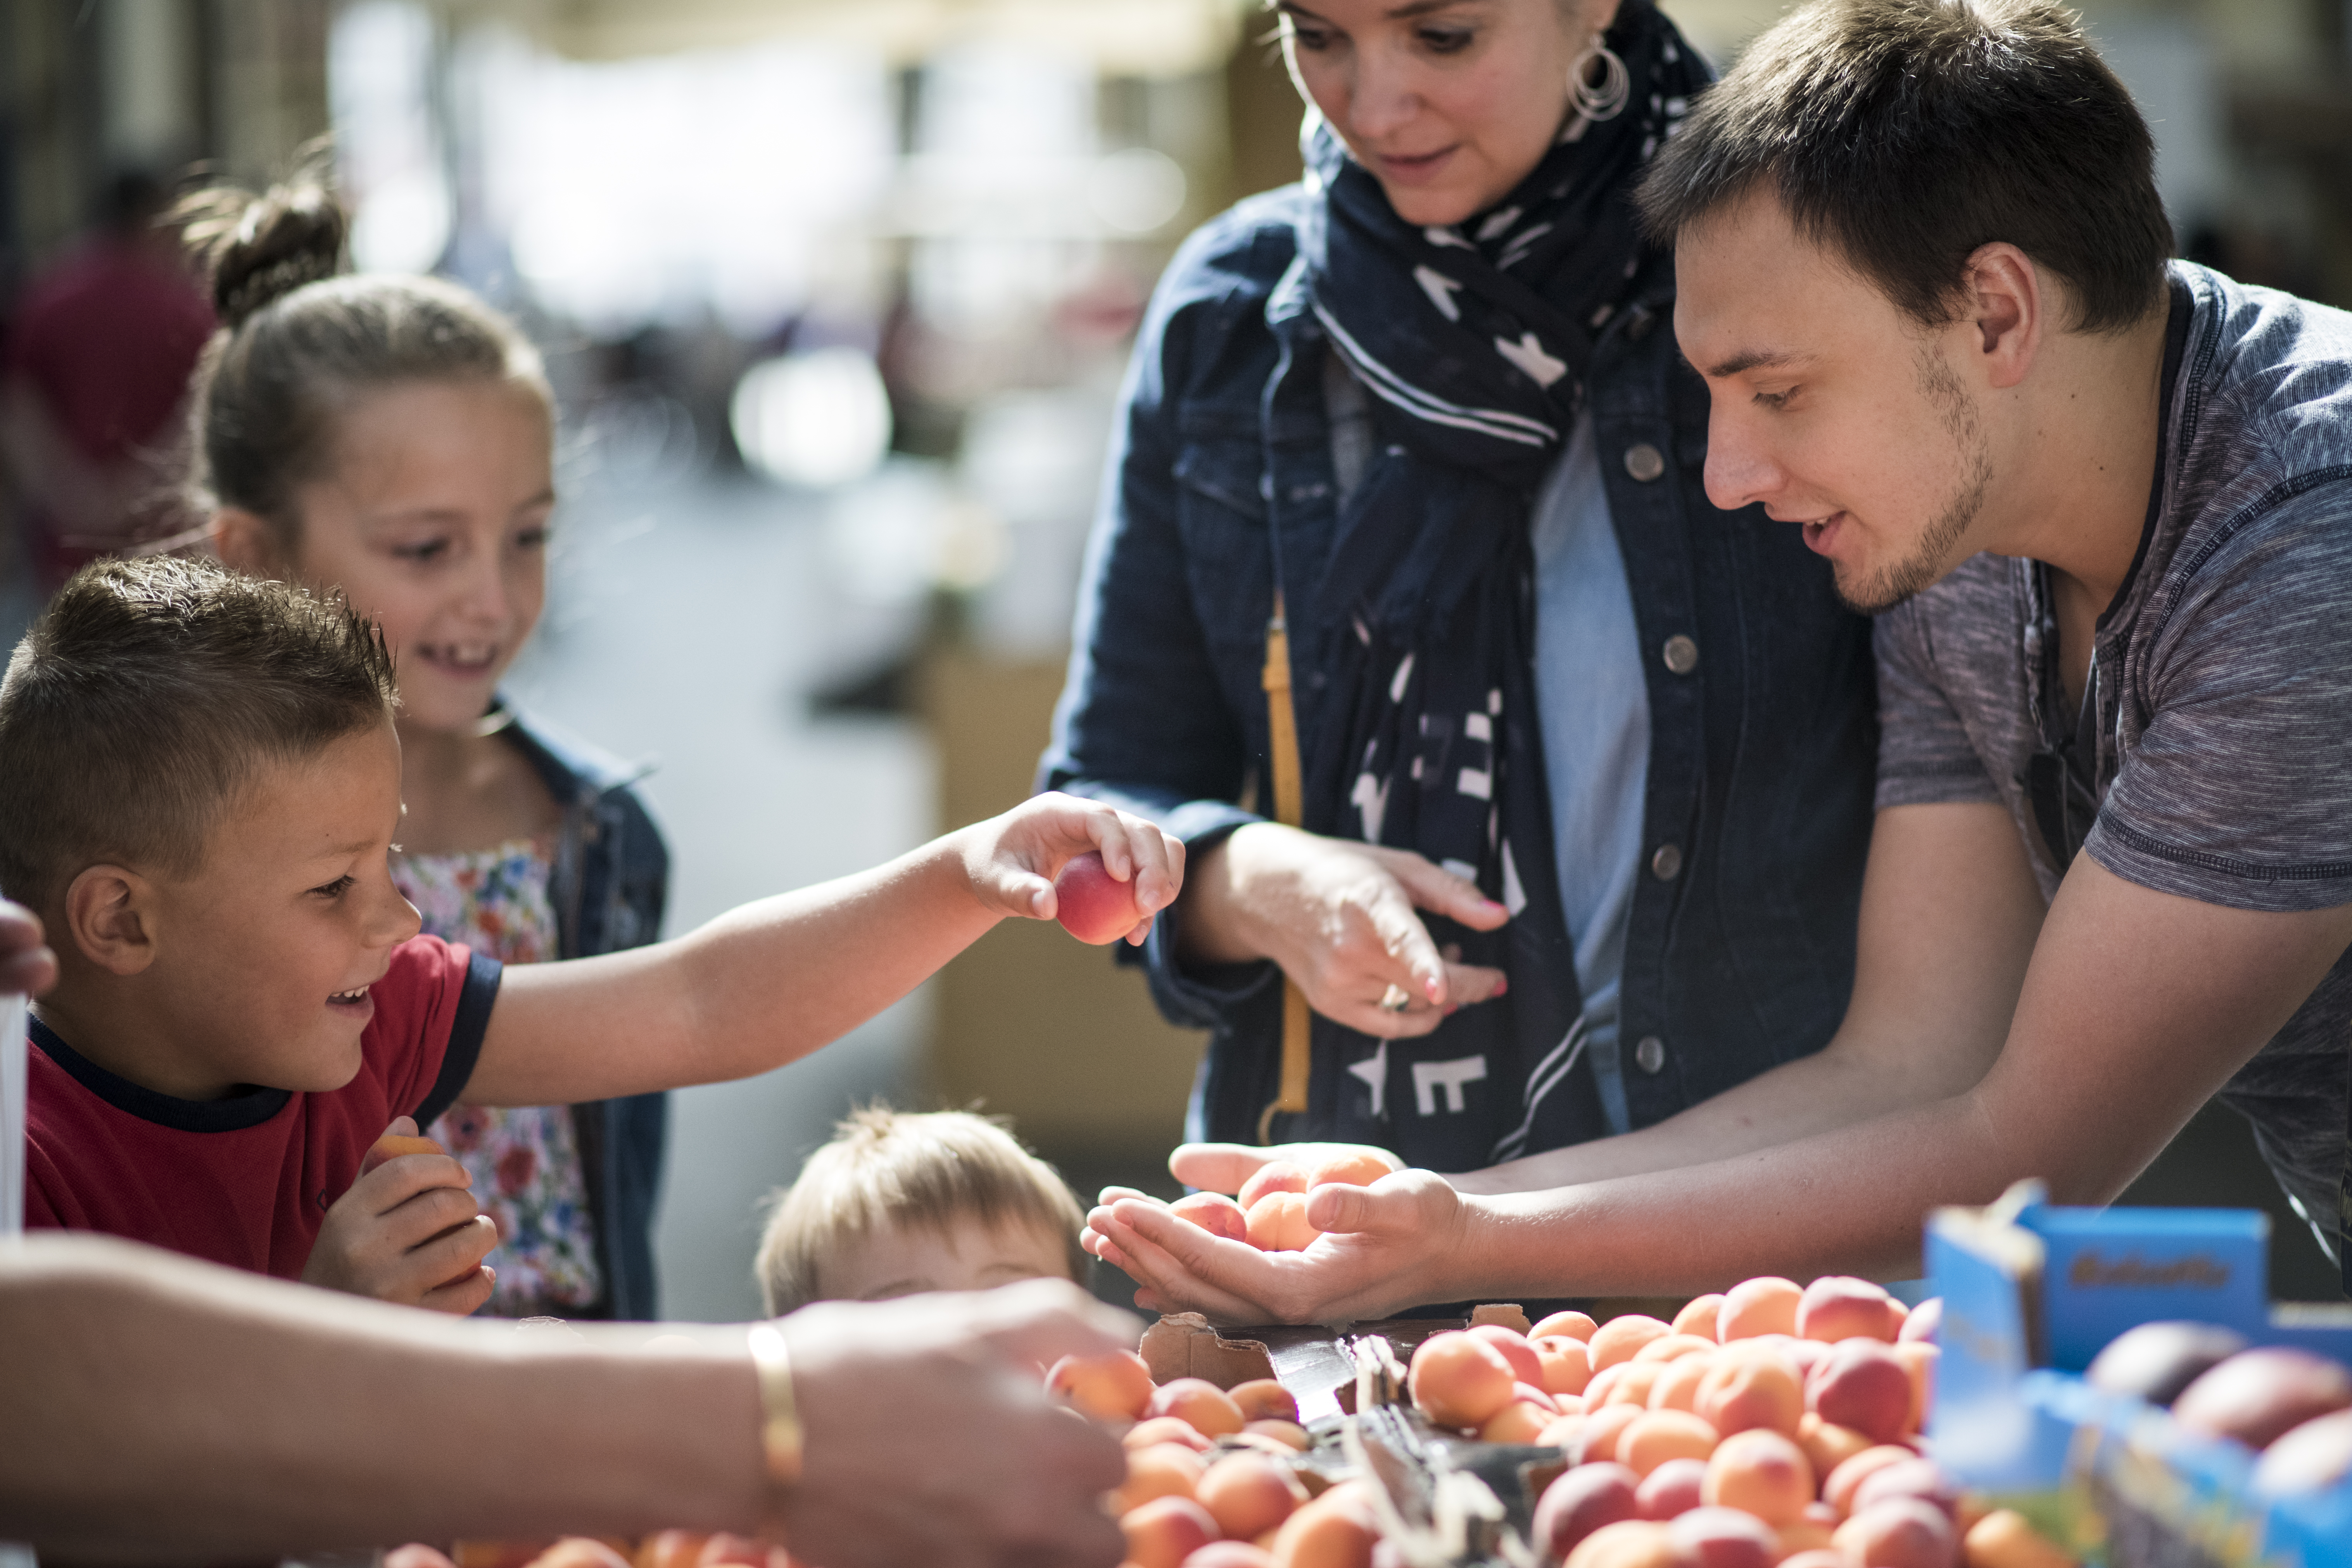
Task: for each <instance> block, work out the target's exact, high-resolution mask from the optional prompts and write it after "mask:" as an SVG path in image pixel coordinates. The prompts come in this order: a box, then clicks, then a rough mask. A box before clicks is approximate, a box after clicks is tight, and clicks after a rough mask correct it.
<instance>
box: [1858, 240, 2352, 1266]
mask: <svg viewBox="0 0 2352 1568" xmlns="http://www.w3.org/2000/svg"><path fill="white" fill-rule="evenodd" d="M2172 279H2173V295H2174V303H2173V310H2174V318H2173V324H2174V329H2175V332H2176V334H2179V331H2180V329H2181V327H2182V325H2183V322H2184V320H2185V324H2186V333H2185V337H2178V338H2177V341H2178V342H2179V369H2178V370H2177V372H2174V373H2172V374H2170V375H2169V376H2168V386H2167V389H2166V398H2165V421H2166V426H2165V431H2164V449H2163V453H2162V457H2161V460H2160V462H2159V465H2158V467H2159V473H2158V479H2159V481H2160V484H2161V489H2160V491H2159V492H2158V496H2157V498H2156V502H2155V504H2154V506H2153V507H2152V509H2151V518H2150V523H2149V527H2148V530H2147V534H2146V536H2145V537H2144V538H2143V539H2142V541H2141V545H2140V557H2139V560H2138V561H2137V563H2135V566H2134V568H2133V574H2132V576H2131V578H2130V579H2129V580H2128V581H2127V582H2126V584H2124V587H2123V590H2122V592H2121V594H2120V595H2118V597H2117V599H2116V603H2115V604H2113V605H2110V606H2109V608H2108V611H2107V613H2106V614H2105V616H2102V617H2101V619H2100V622H2099V628H2098V631H2097V634H2096V636H2095V639H2094V657H2095V659H2096V661H2097V667H2098V668H2097V676H2096V679H2095V689H2096V691H2097V693H2098V706H2097V712H2096V726H2097V729H2096V733H2097V747H2098V783H2099V787H2100V790H2101V792H2102V799H2101V801H2100V804H2099V806H2098V815H2097V817H2096V820H2095V823H2094V824H2093V826H2092V827H2091V829H2090V833H2089V836H2088V837H2086V838H2085V839H2084V843H2083V852H2084V853H2085V854H2088V855H2090V856H2091V857H2092V858H2094V859H2095V860H2097V861H2098V862H2099V864H2100V865H2102V866H2104V867H2105V868H2107V869H2108V870H2109V871H2112V872H2114V873H2115V874H2116V876H2118V877H2122V878H2125V879H2127V880H2129V881H2133V882H2137V883H2138V884H2140V885H2141V886H2142V887H2147V888H2154V889H2158V890H2159V891H2162V892H2167V893H2177V894H2179V895H2180V896H2182V897H2185V898H2190V899H2196V900H2200V901H2201V902H2204V903H2209V904H2220V905H2222V906H2225V907H2227V908H2231V909H2242V910H2321V909H2329V908H2333V907H2335V906H2337V905H2341V904H2347V903H2352V625H2347V618H2352V314H2347V313H2346V312H2344V311H2341V310H2330V309H2327V308H2326V307H2324V306H2319V305H2314V304H2311V303H2309V302H2308V301H2306V300H2298V299H2295V298H2294V297H2293V296H2292V295H2287V294H2281V293H2278V292H2276V291H2274V290H2272V289H2250V288H2246V287H2243V286H2242V285H2240V284H2237V283H2234V282H2232V281H2231V280H2230V279H2227V278H2224V277H2222V276H2221V274H2219V273H2217V272H2212V271H2210V270H2208V269H2206V268H2200V267H2193V266H2189V265H2188V264H2186V263H2181V262H2176V263H2174V264H2173V267H2172ZM2039 570H2040V569H2039V568H2037V567H2036V566H2035V565H2034V564H2033V563H2031V562H2024V561H2013V560H2007V559H2003V558H2001V557H1998V556H1992V555H1979V556H1977V557H1976V558H1974V559H1973V560H1970V561H1969V562H1967V563H1964V564H1963V565H1961V566H1960V567H1959V568H1958V570H1957V571H1955V572H1954V573H1953V574H1951V575H1950V576H1949V577H1947V578H1946V579H1945V580H1944V581H1943V582H1941V583H1938V584H1937V585H1936V586H1934V587H1933V588H1930V589H1928V590H1927V592H1925V593H1923V594H1921V595H1918V596H1917V597H1916V598H1915V599H1912V600H1911V601H1909V602H1908V603H1906V604H1905V605H1900V606H1898V607H1897V608H1895V610H1892V611H1890V612H1888V613H1887V614H1886V615H1885V616H1881V617H1880V618H1879V621H1878V625H1877V629H1876V646H1877V653H1878V682H1879V705H1880V718H1881V722H1882V724H1883V725H1884V731H1883V736H1882V739H1881V741H1880V746H1879V764H1878V805H1880V806H1881V807H1885V806H1891V805H1916V804H1922V803H1932V802H1942V801H1991V800H1997V801H1999V802H2000V803H2001V804H2002V805H2006V806H2007V807H2008V808H2009V811H2010V815H2011V816H2012V817H2013V818H2015V819H2016V822H2017V824H2018V829H2019V832H2020V833H2021V836H2022V837H2023V838H2024V841H2025V845H2026V849H2027V852H2028V854H2029V855H2030V856H2031V857H2032V861H2033V866H2034V871H2035V874H2036V876H2037V877H2038V878H2039V879H2041V884H2042V896H2043V897H2044V898H2045V899H2046V898H2049V897H2052V896H2053V895H2054V894H2055V893H2056V891H2057V887H2058V879H2059V872H2058V868H2057V865H2056V863H2055V861H2054V860H2053V858H2051V856H2050V855H2049V853H2048V852H2047V850H2046V849H2045V848H2044V847H2043V844H2042V834H2041V832H2040V831H2039V830H2038V828H2037V826H2036V825H2035V820H2034V814H2033V810H2032V805H2030V803H2029V801H2028V799H2027V795H2026V791H2025V789H2024V786H2023V783H2022V780H2023V778H2024V775H2025V773H2026V769H2027V760H2028V759H2029V758H2030V757H2032V755H2033V754H2034V752H2036V751H2037V750H2040V749H2042V745H2043V744H2044V739H2043V732H2040V731H2037V728H2036V723H2035V711H2036V709H2035V700H2036V695H2037V693H2038V692H2046V691H2048V690H2049V687H2048V686H2047V684H2046V681H2047V679H2048V677H2047V671H2046V668H2045V666H2044V662H2043V658H2042V647H2043V639H2044V637H2047V636H2048V635H2049V634H2048V632H2047V627H2048V625H2049V622H2048V620H2047V618H2046V616H2045V615H2044V613H2043V612H2042V595H2041V591H2040V588H2039V584H2038V580H2037V573H2038V572H2039ZM2037 682H2043V683H2045V684H2042V685H2040V686H2037V684H2036V683H2037ZM2072 718H2073V716H2072V715H2070V716H2069V720H2070V726H2069V727H2071V720H2072ZM2348 1082H2352V954H2347V956H2346V957H2345V958H2342V959H2339V960H2338V961H2337V963H2336V966H2335V967H2334V968H2333V969H2331V970H2330V971H2329V972H2328V973H2327V975H2326V978H2325V979H2324V980H2322V981H2321V982H2320V984H2319V986H2318V989H2317V990H2315V992H2313V994H2311V996H2310V998H2309V999H2308V1000H2306V1001H2305V1003H2304V1005H2303V1006H2302V1007H2301V1008H2300V1009H2299V1010H2297V1011H2296V1013H2295V1014H2294V1016H2293V1017H2292V1018H2290V1019H2289V1020H2288V1021H2287V1024H2286V1026H2285V1027H2284V1028H2282V1029H2281V1030H2280V1031H2279V1032H2278V1034H2277V1035H2276V1036H2275V1037H2273V1038H2272V1039H2271V1040H2270V1042H2269V1043H2268V1044H2266V1045H2265V1046H2263V1048H2262V1049H2261V1050H2260V1051H2259V1052H2257V1053H2256V1054H2255V1056H2254V1057H2253V1058H2252V1060H2250V1061H2249V1062H2247V1063H2246V1065H2245V1066H2244V1067H2243V1068H2241V1069H2239V1071H2238V1073H2237V1075H2236V1076H2235V1077H2233V1078H2232V1079H2231V1080H2230V1082H2229V1083H2228V1085H2227V1086H2226V1087H2224V1089H2222V1091H2221V1098H2222V1100H2224V1101H2225V1102H2226V1103H2227V1104H2229V1105H2230V1106H2231V1107H2232V1108H2233V1109H2235V1110H2238V1111H2239V1112H2241V1113H2242V1114H2243V1115H2244V1116H2245V1117H2246V1118H2247V1119H2248V1120H2249V1121H2252V1123H2253V1127H2254V1134H2255V1140H2256V1142H2257V1143H2258V1144H2259V1145H2260V1147H2261V1149H2262V1152H2263V1158H2265V1159H2266V1160H2268V1161H2269V1162H2270V1164H2271V1168H2272V1170H2273V1172H2275V1173H2277V1175H2278V1178H2279V1182H2280V1184H2281V1185H2282V1186H2284V1188H2285V1189H2286V1191H2287V1194H2288V1195H2289V1196H2290V1197H2292V1198H2294V1200H2295V1202H2296V1204H2297V1205H2298V1206H2299V1207H2300V1208H2301V1209H2302V1210H2303V1211H2304V1213H2305V1215H2307V1216H2309V1217H2311V1218H2312V1219H2314V1220H2315V1221H2316V1222H2317V1226H2316V1228H2319V1229H2321V1230H2322V1231H2324V1232H2325V1233H2326V1234H2325V1236H2324V1237H2323V1240H2324V1241H2326V1242H2327V1243H2328V1244H2329V1245H2330V1247H2331V1250H2335V1249H2336V1248H2340V1247H2341V1246H2342V1243H2341V1241H2340V1240H2339V1239H2338V1237H2341V1236H2342V1235H2344V1234H2346V1233H2347V1232H2352V1224H2347V1219H2346V1217H2345V1205H2346V1204H2347V1169H2346V1163H2347V1083H2348ZM2338 1255H2339V1256H2340V1253H2339V1254H2338Z"/></svg>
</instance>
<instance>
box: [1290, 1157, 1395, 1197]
mask: <svg viewBox="0 0 2352 1568" xmlns="http://www.w3.org/2000/svg"><path fill="white" fill-rule="evenodd" d="M1395 1172H1396V1167H1395V1166H1393V1165H1391V1164H1390V1163H1388V1162H1387V1161H1386V1160H1383V1159H1381V1157H1380V1156H1379V1155H1378V1154H1372V1153H1361V1154H1334V1155H1332V1156H1331V1157H1330V1158H1329V1159H1328V1160H1324V1161H1321V1162H1319V1163H1316V1164H1313V1165H1309V1166H1308V1167H1307V1186H1308V1187H1309V1188H1310V1189H1311V1188H1315V1187H1328V1186H1344V1187H1369V1186H1370V1185H1371V1184H1373V1183H1374V1182H1377V1181H1379V1180H1380V1179H1381V1177H1382V1176H1387V1175H1392V1174H1394V1173H1395Z"/></svg>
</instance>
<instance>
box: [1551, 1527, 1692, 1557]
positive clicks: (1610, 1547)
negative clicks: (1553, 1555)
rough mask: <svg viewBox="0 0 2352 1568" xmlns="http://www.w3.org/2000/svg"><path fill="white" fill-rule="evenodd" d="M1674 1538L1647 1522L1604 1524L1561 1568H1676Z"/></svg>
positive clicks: (1577, 1546)
mask: <svg viewBox="0 0 2352 1568" xmlns="http://www.w3.org/2000/svg"><path fill="white" fill-rule="evenodd" d="M1677 1562H1678V1559H1677V1558H1676V1556H1675V1541H1674V1535H1673V1532H1672V1531H1669V1530H1668V1529H1667V1528H1666V1527H1665V1526H1664V1525H1663V1524H1658V1523H1654V1522H1653V1521H1650V1520H1646V1519H1625V1520H1620V1521H1617V1522H1616V1523H1615V1524H1604V1525H1602V1526H1601V1528H1600V1529H1598V1530H1596V1531H1593V1532H1592V1533H1591V1534H1590V1535H1588V1536H1586V1537H1585V1538H1584V1539H1583V1540H1582V1541H1580V1542H1577V1543H1576V1550H1575V1551H1573V1552H1570V1553H1569V1554H1568V1561H1567V1562H1566V1563H1564V1564H1562V1568H1675V1565H1676V1563H1677Z"/></svg>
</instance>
